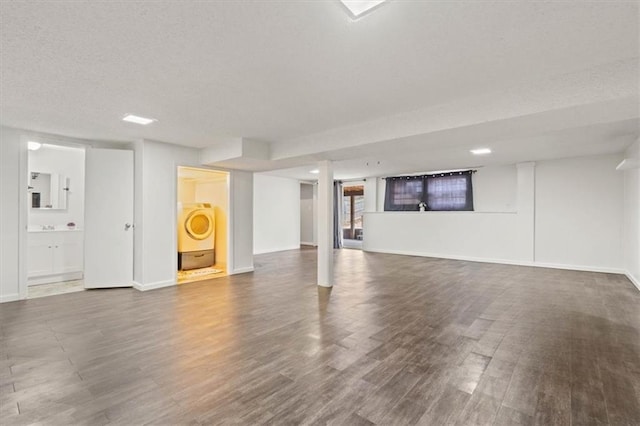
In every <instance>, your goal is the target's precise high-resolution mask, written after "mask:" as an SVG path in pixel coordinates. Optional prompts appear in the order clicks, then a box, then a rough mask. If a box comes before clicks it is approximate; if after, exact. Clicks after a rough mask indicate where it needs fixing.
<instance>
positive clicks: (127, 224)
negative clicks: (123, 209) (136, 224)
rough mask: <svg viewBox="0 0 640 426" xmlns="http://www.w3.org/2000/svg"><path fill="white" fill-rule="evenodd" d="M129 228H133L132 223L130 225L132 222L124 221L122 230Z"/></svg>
mask: <svg viewBox="0 0 640 426" xmlns="http://www.w3.org/2000/svg"><path fill="white" fill-rule="evenodd" d="M131 228H133V225H132V224H130V223H125V224H124V230H125V231H128V230H129V229H131Z"/></svg>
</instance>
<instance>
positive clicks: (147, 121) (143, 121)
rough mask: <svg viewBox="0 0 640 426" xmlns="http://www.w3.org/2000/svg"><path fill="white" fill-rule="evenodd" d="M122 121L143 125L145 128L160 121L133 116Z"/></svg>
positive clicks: (125, 117) (130, 115)
mask: <svg viewBox="0 0 640 426" xmlns="http://www.w3.org/2000/svg"><path fill="white" fill-rule="evenodd" d="M122 121H128V122H129V123H136V124H142V125H143V126H146V125H147V124H151V123H153V122H154V121H158V120H156V119H154V118H146V117H140V116H137V115H133V114H127V115H125V116H124V117H122Z"/></svg>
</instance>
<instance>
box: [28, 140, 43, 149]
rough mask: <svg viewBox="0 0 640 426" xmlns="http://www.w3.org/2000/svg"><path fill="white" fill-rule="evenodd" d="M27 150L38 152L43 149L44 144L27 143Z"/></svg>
mask: <svg viewBox="0 0 640 426" xmlns="http://www.w3.org/2000/svg"><path fill="white" fill-rule="evenodd" d="M27 148H28V149H29V151H37V150H39V149H40V148H42V144H41V143H40V142H34V141H29V142H27Z"/></svg>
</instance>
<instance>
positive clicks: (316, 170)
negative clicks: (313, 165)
mask: <svg viewBox="0 0 640 426" xmlns="http://www.w3.org/2000/svg"><path fill="white" fill-rule="evenodd" d="M309 173H313V174H314V175H317V174H318V173H320V170H318V169H315V170H309Z"/></svg>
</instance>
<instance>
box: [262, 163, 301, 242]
mask: <svg viewBox="0 0 640 426" xmlns="http://www.w3.org/2000/svg"><path fill="white" fill-rule="evenodd" d="M253 229H254V235H253V252H254V253H255V254H258V253H270V252H274V251H281V250H292V249H297V248H299V247H300V182H299V181H297V180H293V179H287V178H282V177H277V176H269V175H264V174H255V175H254V193H253Z"/></svg>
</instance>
